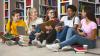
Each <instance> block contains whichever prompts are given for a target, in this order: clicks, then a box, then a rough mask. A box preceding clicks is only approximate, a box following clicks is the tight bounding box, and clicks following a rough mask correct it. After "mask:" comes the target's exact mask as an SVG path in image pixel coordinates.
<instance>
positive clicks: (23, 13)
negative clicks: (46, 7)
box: [16, 0, 33, 21]
mask: <svg viewBox="0 0 100 56" xmlns="http://www.w3.org/2000/svg"><path fill="white" fill-rule="evenodd" d="M30 8H33V0H17V1H16V9H17V10H19V11H20V18H21V19H24V20H25V21H26V20H27V16H28V10H29V9H30Z"/></svg>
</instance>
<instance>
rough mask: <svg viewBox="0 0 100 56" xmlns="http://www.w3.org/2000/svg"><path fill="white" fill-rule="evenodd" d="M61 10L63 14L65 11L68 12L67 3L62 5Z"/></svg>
mask: <svg viewBox="0 0 100 56" xmlns="http://www.w3.org/2000/svg"><path fill="white" fill-rule="evenodd" d="M61 9H62V10H61V12H62V14H65V12H66V6H65V5H62V6H61Z"/></svg>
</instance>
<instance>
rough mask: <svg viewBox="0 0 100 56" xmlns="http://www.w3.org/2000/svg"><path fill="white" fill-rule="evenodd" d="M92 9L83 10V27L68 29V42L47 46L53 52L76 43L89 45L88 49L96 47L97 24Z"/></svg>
mask: <svg viewBox="0 0 100 56" xmlns="http://www.w3.org/2000/svg"><path fill="white" fill-rule="evenodd" d="M89 9H90V7H85V8H84V9H83V10H82V16H83V19H82V20H81V25H80V27H79V28H78V29H77V33H76V30H75V29H73V28H70V29H68V32H67V34H68V35H67V36H66V40H65V41H63V42H61V43H56V44H52V45H47V47H48V48H49V49H51V50H54V51H58V50H59V48H63V47H65V46H66V47H68V46H70V45H72V44H74V43H78V44H80V45H88V48H95V47H96V36H97V24H96V20H95V16H94V14H93V13H92V12H91V11H92V10H91V9H90V10H89Z"/></svg>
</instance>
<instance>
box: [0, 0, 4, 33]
mask: <svg viewBox="0 0 100 56" xmlns="http://www.w3.org/2000/svg"><path fill="white" fill-rule="evenodd" d="M3 6H4V5H3V0H0V32H4V18H3Z"/></svg>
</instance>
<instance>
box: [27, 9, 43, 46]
mask: <svg viewBox="0 0 100 56" xmlns="http://www.w3.org/2000/svg"><path fill="white" fill-rule="evenodd" d="M27 23H28V28H29V29H28V34H29V45H32V40H34V39H35V37H36V35H38V34H39V32H40V29H39V24H41V23H43V19H42V18H39V17H38V13H37V10H36V8H31V9H30V10H29V18H28V20H27ZM33 25H34V28H35V29H33V28H32V26H33ZM34 30H35V31H34Z"/></svg>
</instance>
